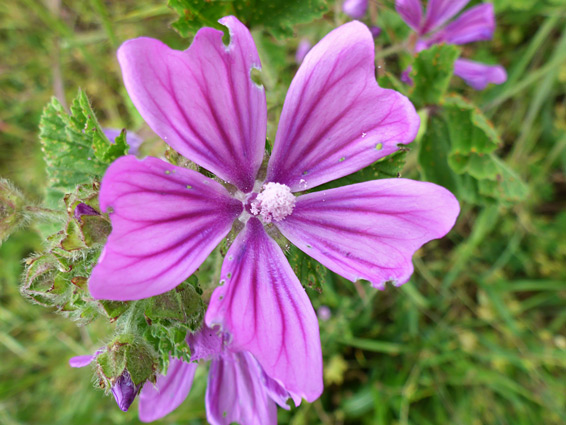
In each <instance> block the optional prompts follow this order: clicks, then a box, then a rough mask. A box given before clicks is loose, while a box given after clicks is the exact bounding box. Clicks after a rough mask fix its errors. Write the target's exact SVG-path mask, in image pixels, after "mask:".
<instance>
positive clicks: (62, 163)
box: [39, 90, 128, 206]
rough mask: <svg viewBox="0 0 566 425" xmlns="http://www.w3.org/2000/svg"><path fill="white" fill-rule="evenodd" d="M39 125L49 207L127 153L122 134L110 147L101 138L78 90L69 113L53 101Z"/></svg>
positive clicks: (95, 177) (92, 115)
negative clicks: (45, 166)
mask: <svg viewBox="0 0 566 425" xmlns="http://www.w3.org/2000/svg"><path fill="white" fill-rule="evenodd" d="M39 126H40V135H39V137H40V140H41V144H42V151H43V156H44V160H45V164H46V165H47V175H48V180H47V187H48V193H47V200H48V204H50V205H51V206H59V200H60V198H62V195H63V194H65V193H70V192H72V191H73V190H74V189H75V187H76V186H77V185H79V184H84V183H89V182H92V180H93V179H100V178H101V177H102V174H103V173H104V170H105V169H106V167H107V166H108V164H109V163H110V162H112V161H113V160H114V159H116V158H118V157H119V156H121V155H125V154H126V153H127V151H128V145H127V143H126V139H125V134H124V133H122V134H121V135H120V136H119V137H117V138H116V141H115V143H114V144H112V143H111V142H110V141H109V140H108V138H107V137H106V136H105V135H104V132H103V131H102V128H101V127H100V125H99V124H98V121H97V120H96V117H95V115H94V112H93V110H92V108H91V106H90V104H89V102H88V99H87V97H86V95H85V93H84V92H83V91H82V90H79V93H78V95H77V97H76V98H75V99H74V100H73V103H72V104H71V113H70V114H67V113H66V112H65V109H64V108H63V105H61V103H60V102H59V101H58V100H57V99H56V98H53V99H52V100H51V102H50V103H49V104H47V106H46V107H45V108H44V110H43V114H42V116H41V121H40V124H39Z"/></svg>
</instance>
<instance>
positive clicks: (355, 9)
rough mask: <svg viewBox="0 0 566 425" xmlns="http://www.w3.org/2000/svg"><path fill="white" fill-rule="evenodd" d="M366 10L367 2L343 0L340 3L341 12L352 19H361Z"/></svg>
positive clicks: (362, 0)
mask: <svg viewBox="0 0 566 425" xmlns="http://www.w3.org/2000/svg"><path fill="white" fill-rule="evenodd" d="M367 8H368V0H344V2H343V3H342V12H344V13H345V14H346V15H348V16H350V17H352V18H354V19H360V18H362V17H363V16H364V15H365V14H366V10H367Z"/></svg>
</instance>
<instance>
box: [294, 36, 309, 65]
mask: <svg viewBox="0 0 566 425" xmlns="http://www.w3.org/2000/svg"><path fill="white" fill-rule="evenodd" d="M311 48H312V44H311V42H310V41H309V40H307V39H306V38H303V39H302V40H301V41H300V42H299V45H298V46H297V52H296V53H295V62H297V63H298V64H300V63H301V62H302V61H303V59H304V58H305V56H306V55H307V53H308V52H309V50H310V49H311Z"/></svg>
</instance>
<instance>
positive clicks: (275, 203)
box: [250, 183, 295, 223]
mask: <svg viewBox="0 0 566 425" xmlns="http://www.w3.org/2000/svg"><path fill="white" fill-rule="evenodd" d="M293 208H295V196H294V195H293V194H292V193H291V189H290V188H289V186H287V185H284V184H280V183H267V184H265V185H264V186H263V191H262V192H261V193H260V194H259V195H257V198H255V200H254V201H253V202H252V204H251V208H250V212H251V213H252V214H253V215H260V216H261V218H262V219H263V222H264V223H271V222H272V221H281V220H283V219H284V218H285V217H287V216H288V215H289V214H291V213H292V212H293Z"/></svg>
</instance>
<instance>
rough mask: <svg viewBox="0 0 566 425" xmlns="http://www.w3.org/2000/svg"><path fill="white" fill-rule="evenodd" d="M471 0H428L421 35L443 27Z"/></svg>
mask: <svg viewBox="0 0 566 425" xmlns="http://www.w3.org/2000/svg"><path fill="white" fill-rule="evenodd" d="M469 2H470V0H428V4H427V8H426V17H425V21H424V24H423V25H422V27H421V31H420V34H419V35H424V34H427V33H429V32H431V31H434V30H435V29H437V28H439V27H441V26H442V25H443V24H444V23H445V22H447V21H448V20H449V19H450V18H452V17H453V16H455V15H456V14H457V13H458V12H459V11H460V10H462V9H463V8H464V7H466V5H467V4H468V3H469Z"/></svg>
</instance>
